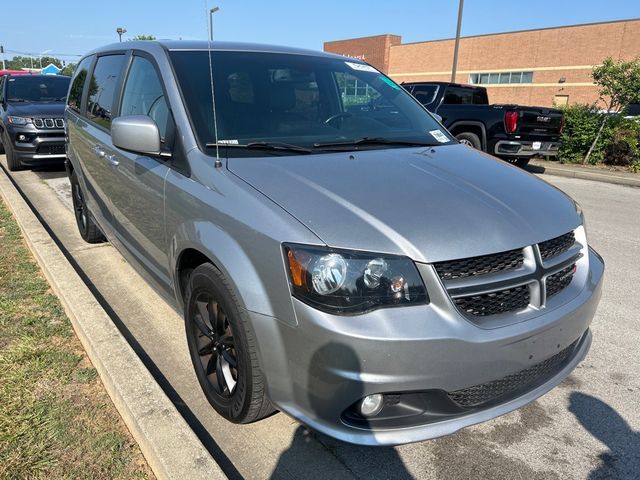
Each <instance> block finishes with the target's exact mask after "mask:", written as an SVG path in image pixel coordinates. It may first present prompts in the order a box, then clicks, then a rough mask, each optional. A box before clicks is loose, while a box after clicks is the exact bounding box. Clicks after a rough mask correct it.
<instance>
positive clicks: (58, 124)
mask: <svg viewBox="0 0 640 480" xmlns="http://www.w3.org/2000/svg"><path fill="white" fill-rule="evenodd" d="M33 125H34V126H35V127H36V128H64V118H34V119H33Z"/></svg>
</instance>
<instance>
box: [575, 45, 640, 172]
mask: <svg viewBox="0 0 640 480" xmlns="http://www.w3.org/2000/svg"><path fill="white" fill-rule="evenodd" d="M591 76H592V77H593V82H594V83H595V84H596V85H597V86H598V87H599V94H600V100H601V101H602V102H603V103H604V104H605V106H606V108H607V112H620V111H623V110H624V109H626V108H627V107H628V106H629V104H631V103H640V59H638V58H636V59H635V60H631V61H629V62H625V61H620V62H615V61H614V60H613V58H611V57H607V58H605V59H604V61H603V62H602V65H598V66H596V67H593V71H592V72H591ZM607 118H608V115H603V118H602V123H601V124H600V129H599V130H598V133H597V134H596V138H595V139H594V140H593V143H592V144H591V147H590V148H589V151H588V152H587V155H586V156H585V157H584V160H583V161H582V163H587V162H588V161H589V157H590V156H591V154H592V153H593V150H594V148H595V147H596V144H597V143H598V140H599V139H600V136H601V135H602V130H603V129H604V126H605V124H606V123H607Z"/></svg>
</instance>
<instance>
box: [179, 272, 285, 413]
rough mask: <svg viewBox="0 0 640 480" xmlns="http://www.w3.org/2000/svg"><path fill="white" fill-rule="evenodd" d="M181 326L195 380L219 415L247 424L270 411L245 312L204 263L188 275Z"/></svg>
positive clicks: (229, 289) (224, 281)
mask: <svg viewBox="0 0 640 480" xmlns="http://www.w3.org/2000/svg"><path fill="white" fill-rule="evenodd" d="M185 326H186V332H187V342H188V345H189V353H190V355H191V361H192V363H193V366H194V369H195V371H196V376H197V378H198V382H199V383H200V386H201V387H202V390H203V392H204V394H205V396H206V397H207V400H208V401H209V403H210V404H211V405H212V406H213V408H214V409H215V410H216V411H217V412H218V413H219V414H220V415H222V416H223V417H224V418H226V419H227V420H229V421H231V422H233V423H250V422H254V421H256V420H260V419H261V418H264V417H266V416H267V415H270V414H271V413H273V411H274V408H273V406H272V405H271V403H270V402H269V400H268V399H267V397H266V391H265V380H264V376H263V374H262V372H261V370H260V367H259V365H258V355H257V349H256V341H255V338H254V337H253V334H252V331H251V329H250V327H249V319H248V317H247V314H246V312H245V310H244V309H243V308H241V306H240V304H239V302H238V299H237V298H236V296H235V295H234V293H233V291H232V289H231V288H230V286H229V285H228V282H227V281H226V279H225V278H224V276H223V275H222V273H220V271H219V270H218V269H217V268H215V267H214V266H213V265H212V264H210V263H204V264H202V265H200V266H198V267H197V268H196V269H195V270H193V272H192V273H191V275H190V276H189V280H188V286H187V292H186V295H185Z"/></svg>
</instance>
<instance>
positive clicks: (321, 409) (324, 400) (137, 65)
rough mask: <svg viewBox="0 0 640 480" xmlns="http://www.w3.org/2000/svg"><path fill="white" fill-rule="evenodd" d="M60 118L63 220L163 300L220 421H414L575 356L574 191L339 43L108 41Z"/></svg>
mask: <svg viewBox="0 0 640 480" xmlns="http://www.w3.org/2000/svg"><path fill="white" fill-rule="evenodd" d="M211 65H212V66H213V67H211ZM211 68H212V70H211ZM212 89H213V91H214V92H215V94H212ZM66 119H67V133H68V144H67V152H68V157H69V159H68V162H67V166H68V171H69V175H70V179H71V185H72V192H73V201H74V205H75V212H76V219H77V223H78V228H79V230H80V233H81V235H82V237H83V238H84V239H85V240H87V241H88V242H98V241H100V240H101V237H102V234H104V235H105V236H106V238H107V239H108V240H109V241H111V242H112V243H113V244H114V245H115V246H116V248H118V249H119V251H120V252H121V253H122V254H123V256H124V257H125V258H126V259H127V260H128V261H129V262H130V263H131V265H133V266H134V268H136V269H137V270H138V271H139V272H140V273H141V274H142V275H143V276H144V277H145V278H146V280H147V281H148V282H149V283H150V284H151V285H153V286H154V288H156V289H157V291H158V292H159V293H160V294H161V295H163V296H164V297H165V298H166V299H167V301H168V302H170V303H171V304H172V305H173V306H174V307H175V308H176V310H177V311H178V312H180V313H181V314H183V315H184V319H185V326H186V334H187V341H188V346H189V351H190V355H191V360H192V361H193V365H194V368H195V373H196V375H197V378H198V380H199V382H200V385H201V386H202V389H203V391H204V393H205V395H206V397H207V399H208V400H209V402H210V403H211V405H212V406H213V407H214V408H215V409H216V410H217V411H218V412H219V413H220V414H221V415H223V416H224V417H225V418H227V419H229V420H230V421H232V422H237V423H246V422H252V421H255V420H258V419H260V418H263V417H264V416H266V415H269V414H270V413H272V412H273V411H274V409H276V408H277V409H280V410H282V411H284V412H286V413H288V414H289V415H291V416H292V417H295V418H296V419H298V420H299V421H301V422H303V423H305V424H307V425H309V426H310V427H312V428H314V429H317V430H319V431H321V432H324V433H325V434H327V435H330V436H333V437H336V438H339V439H342V440H344V441H347V442H353V443H358V444H368V445H388V444H399V443H406V442H413V441H418V440H423V439H428V438H434V437H438V436H441V435H446V434H449V433H452V432H454V431H456V430H458V429H460V428H462V427H465V426H468V425H472V424H475V423H478V422H482V421H485V420H488V419H491V418H493V417H496V416H498V415H502V414H504V413H507V412H509V411H512V410H514V409H516V408H519V407H521V406H523V405H525V404H527V403H528V402H531V401H532V400H534V399H536V398H537V397H539V396H540V395H542V394H544V393H546V392H547V391H549V390H550V389H551V388H553V387H554V386H555V385H557V384H558V383H559V382H560V381H562V380H563V379H564V378H565V377H566V376H567V375H569V373H571V371H572V370H573V369H574V368H575V367H576V365H577V364H578V363H579V362H580V361H581V360H582V359H583V358H584V357H585V355H586V354H587V351H588V349H589V345H590V343H591V333H590V330H589V324H590V322H591V320H592V318H593V315H594V312H595V309H596V306H597V304H598V301H599V297H600V290H601V281H602V276H603V270H604V264H603V261H602V259H601V258H600V257H599V256H598V254H597V253H596V252H595V251H594V250H593V249H591V248H590V247H589V246H588V244H587V237H586V232H585V229H584V226H583V218H582V211H581V210H580V207H579V206H578V205H577V204H576V203H575V202H574V201H573V200H571V198H569V197H568V196H567V195H566V194H564V193H562V192H561V191H560V190H558V189H556V188H554V187H552V186H550V185H548V184H546V183H545V182H543V181H541V180H539V179H537V178H536V177H535V176H532V175H530V174H528V173H526V172H524V171H522V170H520V169H518V168H515V167H513V166H511V165H507V164H505V163H504V162H502V161H499V160H497V159H494V158H492V157H491V156H489V155H486V154H484V153H482V152H479V151H475V150H472V149H469V148H467V147H465V146H463V145H460V144H459V143H458V142H457V141H456V140H455V138H454V137H452V136H451V135H450V134H449V133H448V132H447V131H445V130H444V129H443V127H441V125H440V124H439V123H438V122H437V121H436V120H435V118H434V117H433V116H432V115H431V114H429V113H428V112H427V111H426V110H425V109H424V108H422V106H421V105H420V104H419V103H418V102H417V101H416V100H415V99H414V98H413V97H412V96H411V95H409V94H408V93H407V92H406V91H405V90H404V89H403V88H401V87H400V86H399V85H397V84H396V83H394V82H393V81H392V80H391V79H389V78H388V77H386V76H385V75H383V74H381V73H380V72H378V71H377V70H375V69H374V68H373V67H371V66H369V65H367V64H365V63H363V62H361V61H359V60H354V59H351V58H345V57H341V56H338V55H332V54H327V53H317V52H311V51H306V50H298V49H291V48H280V47H274V46H265V47H262V46H259V45H253V44H251V45H248V44H238V43H214V44H213V47H212V48H211V49H209V46H208V44H207V43H206V42H172V41H161V42H156V41H153V42H152V41H146V42H126V43H122V44H115V45H110V46H107V47H104V48H101V49H99V50H96V51H94V52H93V53H91V54H89V55H87V56H86V57H84V58H83V59H82V60H81V62H80V63H79V66H78V68H77V70H76V72H75V75H74V79H73V81H72V84H71V88H70V91H69V96H68V104H67V110H66ZM160 320H161V319H153V318H150V319H149V321H150V322H153V321H160Z"/></svg>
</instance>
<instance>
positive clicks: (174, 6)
mask: <svg viewBox="0 0 640 480" xmlns="http://www.w3.org/2000/svg"><path fill="white" fill-rule="evenodd" d="M32 2H33V0H31V1H29V2H28V3H30V4H33V3H38V4H39V6H38V8H37V15H34V13H35V12H34V10H35V8H34V7H32V6H31V5H30V6H29V7H27V6H26V5H25V2H15V1H6V2H2V3H3V6H2V19H1V20H0V44H2V45H4V47H5V49H6V50H8V51H18V52H32V53H34V54H36V55H37V54H38V53H39V52H43V51H46V50H50V51H51V54H58V56H60V57H62V58H66V59H67V60H73V57H72V56H65V55H60V54H77V55H80V54H83V53H84V52H86V51H89V50H91V49H93V48H95V47H98V46H100V45H105V44H108V43H112V42H113V41H116V40H117V34H116V33H115V29H116V27H118V26H122V27H125V28H126V29H127V34H125V38H126V37H128V36H133V35H136V34H152V35H155V36H156V37H158V38H176V39H177V38H179V37H182V38H184V39H205V38H206V35H207V33H206V27H207V24H206V14H205V1H204V0H178V1H176V0H172V1H169V0H155V1H154V0H107V1H104V2H93V1H90V0H57V1H48V2H43V1H40V2H33V3H32ZM207 5H208V6H213V5H219V6H220V11H219V12H218V13H216V14H215V37H216V39H218V40H237V41H251V42H259V43H274V44H281V45H292V46H298V47H303V48H311V49H316V50H321V49H322V44H323V42H324V41H326V40H339V39H344V38H351V37H360V36H366V35H377V34H382V33H394V34H397V35H401V36H402V38H403V42H416V41H420V40H432V39H437V38H447V37H452V36H454V35H455V27H456V15H457V9H458V0H438V1H435V0H413V1H406V0H393V1H384V2H381V1H372V0H341V1H338V0H318V1H309V0H306V1H305V0H297V1H296V0H272V1H257V0H207ZM637 17H640V1H639V0H609V1H606V2H605V1H602V0H600V1H596V0H527V1H523V0H466V1H465V12H464V19H463V25H462V34H463V35H476V34H483V33H492V32H501V31H509V30H522V29H528V28H540V27H549V26H559V25H569V24H576V23H587V22H600V21H607V20H619V19H627V18H637ZM6 55H7V57H8V58H10V57H11V56H13V53H7V54H6Z"/></svg>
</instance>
